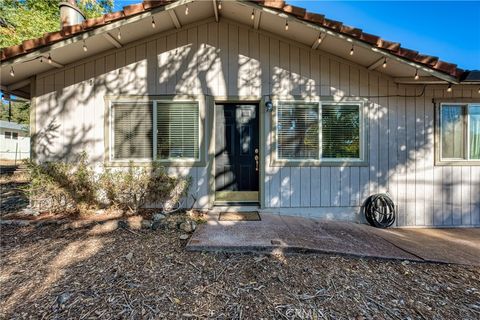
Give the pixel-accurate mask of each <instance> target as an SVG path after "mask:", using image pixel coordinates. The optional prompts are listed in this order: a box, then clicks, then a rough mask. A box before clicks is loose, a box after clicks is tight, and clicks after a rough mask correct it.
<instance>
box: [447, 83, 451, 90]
mask: <svg viewBox="0 0 480 320" xmlns="http://www.w3.org/2000/svg"><path fill="white" fill-rule="evenodd" d="M447 92H452V84H451V83H449V84H448V88H447Z"/></svg>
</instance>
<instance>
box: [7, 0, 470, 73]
mask: <svg viewBox="0 0 480 320" xmlns="http://www.w3.org/2000/svg"><path fill="white" fill-rule="evenodd" d="M172 2H175V1H173V0H150V1H143V2H142V3H138V4H132V5H128V6H125V7H123V10H121V11H117V12H113V13H107V14H105V15H103V16H101V17H98V18H92V19H87V20H86V21H84V22H83V23H81V24H77V25H73V26H68V27H64V28H63V29H62V30H60V31H56V32H50V33H46V34H44V35H43V37H41V38H37V39H30V40H25V41H23V42H22V44H19V45H15V46H11V47H8V48H2V50H1V57H0V61H6V60H8V59H11V58H13V57H16V56H19V55H22V54H26V53H29V52H32V51H35V50H36V49H38V48H40V47H42V46H46V45H50V44H52V43H55V42H58V41H60V40H63V39H66V38H69V37H72V36H74V35H77V34H80V33H82V32H85V31H88V30H91V29H95V28H98V27H100V26H103V25H106V24H108V23H111V22H113V21H117V20H120V19H124V18H126V17H129V16H132V15H136V14H139V13H142V12H145V11H149V10H151V9H152V8H155V7H160V6H164V5H166V4H169V3H172ZM251 2H254V3H256V4H258V5H261V6H263V7H268V8H270V9H274V10H277V11H281V12H285V13H287V14H289V15H293V16H295V17H296V18H298V19H301V20H303V21H306V22H309V23H313V24H316V25H318V26H321V27H324V28H326V29H329V30H332V31H335V32H338V33H341V34H345V35H347V36H350V37H352V38H355V39H357V40H360V41H363V42H365V43H368V44H370V45H372V46H374V47H376V48H378V49H381V50H384V51H387V52H388V53H390V54H393V55H395V56H397V57H400V58H403V59H406V60H409V61H412V62H415V63H419V64H422V65H424V66H425V67H427V68H430V69H433V70H435V71H440V72H443V73H445V74H448V75H450V76H454V77H456V78H458V79H461V78H465V74H466V73H468V71H464V70H462V69H460V68H457V65H456V64H452V63H448V62H445V61H441V60H439V59H438V58H437V57H433V56H429V55H425V54H420V53H418V51H414V50H410V49H407V48H403V47H402V46H401V45H400V43H398V42H392V41H388V40H385V39H382V38H381V37H379V36H377V35H373V34H368V33H366V32H363V31H362V30H361V29H358V28H354V27H350V26H347V25H344V24H343V23H342V22H340V21H335V20H331V19H326V18H325V17H324V16H323V15H321V14H318V13H314V12H308V11H307V10H306V9H305V8H300V7H297V6H292V5H288V4H286V3H285V1H283V0H254V1H251Z"/></svg>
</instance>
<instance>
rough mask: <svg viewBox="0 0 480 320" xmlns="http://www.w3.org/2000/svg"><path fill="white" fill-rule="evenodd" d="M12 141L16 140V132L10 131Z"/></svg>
mask: <svg viewBox="0 0 480 320" xmlns="http://www.w3.org/2000/svg"><path fill="white" fill-rule="evenodd" d="M11 139H12V140H18V132H15V131H12V138H11Z"/></svg>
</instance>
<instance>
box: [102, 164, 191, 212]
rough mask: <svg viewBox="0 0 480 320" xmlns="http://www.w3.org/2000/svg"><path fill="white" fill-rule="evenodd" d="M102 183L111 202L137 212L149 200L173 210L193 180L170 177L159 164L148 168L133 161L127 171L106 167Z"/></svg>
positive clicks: (103, 190) (103, 189) (104, 192)
mask: <svg viewBox="0 0 480 320" xmlns="http://www.w3.org/2000/svg"><path fill="white" fill-rule="evenodd" d="M99 184H100V190H101V191H102V192H103V194H104V197H105V198H106V200H107V201H108V203H109V205H113V206H115V207H118V208H121V209H128V210H132V211H137V210H138V209H139V208H141V207H143V206H145V204H147V203H149V204H150V203H154V204H157V205H158V204H160V205H162V206H163V208H164V209H165V210H170V209H171V207H173V206H174V205H175V204H176V203H178V202H179V201H180V200H181V199H182V198H184V197H185V196H186V195H187V192H188V189H189V186H190V179H189V178H183V177H171V176H169V175H168V174H167V173H166V171H165V168H163V167H161V166H159V165H156V164H155V165H153V166H152V167H151V168H146V167H135V166H134V165H133V164H132V163H130V164H129V166H128V168H127V169H126V170H121V169H117V170H112V169H106V170H105V171H104V172H103V173H102V174H101V176H100V178H99Z"/></svg>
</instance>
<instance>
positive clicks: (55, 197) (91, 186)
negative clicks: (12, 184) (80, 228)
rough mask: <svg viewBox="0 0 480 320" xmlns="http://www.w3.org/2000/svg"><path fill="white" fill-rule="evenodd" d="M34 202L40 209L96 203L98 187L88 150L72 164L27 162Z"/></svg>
mask: <svg viewBox="0 0 480 320" xmlns="http://www.w3.org/2000/svg"><path fill="white" fill-rule="evenodd" d="M27 167H28V169H29V176H30V185H29V187H28V190H27V191H28V193H29V196H30V199H31V201H32V204H33V205H34V207H37V208H38V209H40V210H45V209H47V210H50V211H54V212H56V211H62V210H76V211H78V210H81V209H83V208H88V207H94V206H96V205H97V197H96V194H97V190H98V186H97V183H96V180H95V174H94V171H93V170H92V168H90V166H89V165H88V161H87V154H86V153H85V152H83V153H81V154H80V155H78V156H77V158H76V160H75V161H74V162H72V163H66V162H46V163H44V164H36V163H34V162H33V161H30V162H27Z"/></svg>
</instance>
